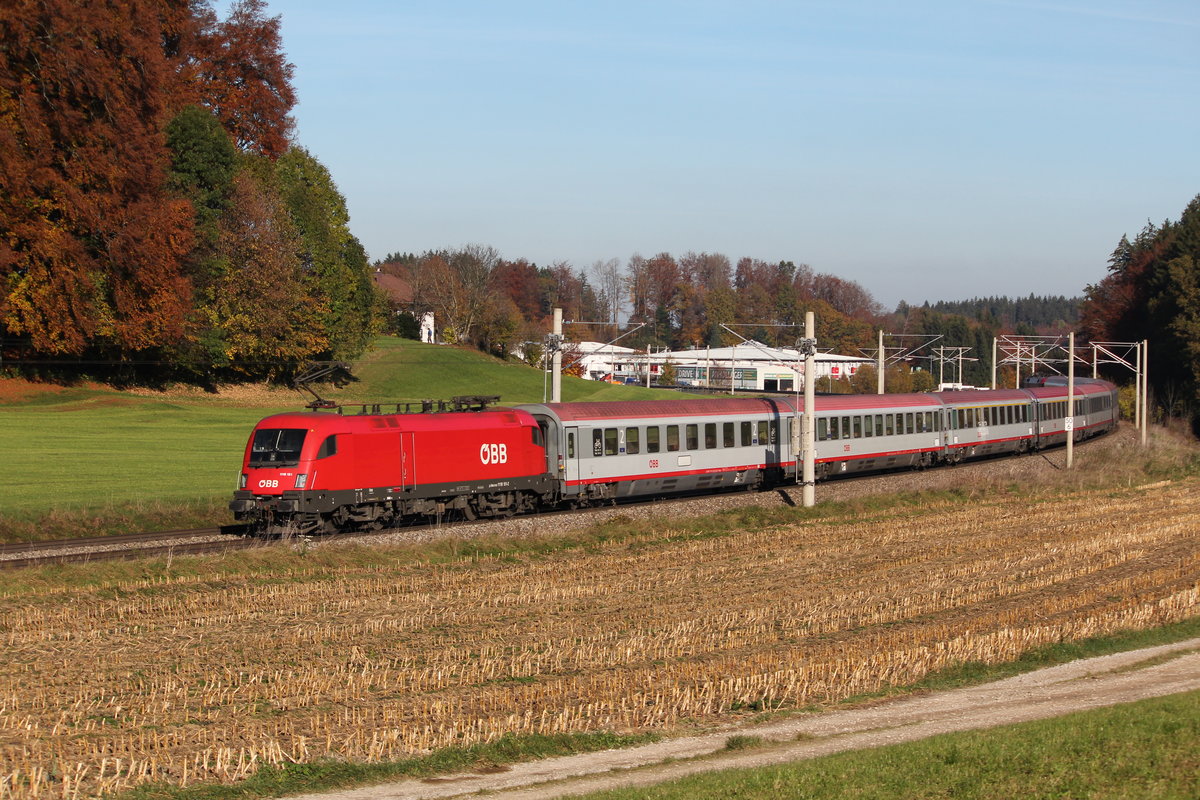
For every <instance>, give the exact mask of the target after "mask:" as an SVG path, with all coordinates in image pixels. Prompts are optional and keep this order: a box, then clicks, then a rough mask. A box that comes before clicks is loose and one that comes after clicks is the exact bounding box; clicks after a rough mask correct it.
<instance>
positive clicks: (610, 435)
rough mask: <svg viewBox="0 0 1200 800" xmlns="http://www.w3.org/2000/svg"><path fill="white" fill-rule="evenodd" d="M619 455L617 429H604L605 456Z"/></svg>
mask: <svg viewBox="0 0 1200 800" xmlns="http://www.w3.org/2000/svg"><path fill="white" fill-rule="evenodd" d="M616 454H617V429H616V428H605V429H604V455H606V456H615V455H616Z"/></svg>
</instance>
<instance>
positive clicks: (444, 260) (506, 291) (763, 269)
mask: <svg viewBox="0 0 1200 800" xmlns="http://www.w3.org/2000/svg"><path fill="white" fill-rule="evenodd" d="M376 266H377V267H378V269H380V270H381V271H383V272H387V273H390V274H393V275H397V276H399V277H401V278H403V279H404V280H405V281H407V282H408V284H409V285H410V286H411V288H412V294H413V300H412V307H413V308H414V309H419V310H432V311H433V312H434V313H435V316H436V318H437V321H438V322H437V324H438V326H439V332H440V334H441V336H442V338H443V339H444V340H445V341H451V342H457V343H462V344H470V345H474V346H477V347H480V348H482V349H484V350H489V351H491V352H493V353H495V354H497V355H504V354H506V353H508V352H510V351H511V350H512V349H513V347H514V346H515V345H516V344H519V343H521V342H525V341H537V340H540V339H541V338H542V336H543V335H544V334H545V333H546V331H547V330H548V326H549V324H550V316H551V313H552V310H553V309H554V308H561V309H563V316H564V319H566V320H568V321H569V322H571V323H573V324H576V325H583V324H585V323H586V328H577V329H574V330H577V331H578V333H577V334H575V338H582V339H592V340H600V341H605V340H609V339H612V338H614V337H616V336H617V335H618V333H619V332H620V331H626V330H629V329H630V328H632V327H635V326H637V325H639V324H641V325H643V327H641V328H640V329H639V330H637V331H636V332H634V333H632V334H630V335H629V336H627V337H624V338H622V340H621V344H623V345H627V346H630V347H645V346H647V345H652V346H659V347H669V348H671V349H683V348H688V347H704V346H713V347H718V346H724V345H728V344H734V343H736V342H739V341H741V338H739V337H745V338H750V339H755V340H757V341H760V342H763V343H764V344H768V345H772V346H793V345H794V344H795V342H796V339H797V338H798V337H799V336H801V335H803V333H802V326H803V323H804V312H805V311H808V310H814V311H816V312H817V318H818V330H817V335H818V338H819V339H820V341H821V343H822V346H823V347H828V348H832V349H846V348H854V347H856V346H858V345H866V344H869V343H870V341H871V337H872V330H873V325H874V324H875V322H876V320H877V318H878V317H879V315H880V314H881V313H882V308H881V307H880V306H879V304H878V303H877V302H876V301H875V300H874V299H873V298H872V297H871V295H870V293H869V292H867V291H866V290H865V289H864V288H863V287H862V286H860V285H859V284H857V283H854V282H851V281H846V280H844V279H842V278H838V277H837V276H834V275H828V274H823V273H816V272H814V271H813V270H812V268H810V267H809V266H807V265H804V264H800V265H797V264H794V263H792V262H790V261H782V262H778V263H769V262H765V261H762V260H759V259H753V258H742V259H740V260H738V261H737V263H736V264H735V263H733V262H732V261H731V260H730V259H729V258H728V257H727V256H725V255H722V254H714V253H693V252H688V253H685V254H683V255H681V256H679V257H675V256H673V255H672V254H670V253H665V252H664V253H659V254H657V255H655V256H653V257H650V258H646V257H643V256H641V255H640V254H635V255H633V256H632V257H630V258H629V259H628V261H627V262H626V263H624V264H622V262H621V261H620V259H615V258H614V259H609V260H607V261H597V262H595V263H594V264H593V265H592V266H591V267H590V268H588V269H576V268H574V267H572V266H571V265H570V264H568V263H566V262H556V263H554V264H551V265H549V266H543V267H539V266H538V265H537V264H535V263H533V262H530V261H528V260H527V259H523V258H518V259H514V260H507V259H503V258H501V257H500V256H499V254H498V253H497V252H496V251H495V249H494V248H491V247H487V246H481V245H471V246H467V247H463V248H458V249H454V250H439V251H428V252H425V253H422V254H420V255H415V254H411V253H394V254H389V255H388V257H387V258H386V259H384V260H381V261H380V262H377V264H376ZM403 324H405V325H411V323H407V322H405V323H403Z"/></svg>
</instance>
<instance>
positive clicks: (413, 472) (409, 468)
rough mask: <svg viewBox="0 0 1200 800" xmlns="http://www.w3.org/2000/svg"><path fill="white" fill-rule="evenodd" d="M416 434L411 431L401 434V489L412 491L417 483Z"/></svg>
mask: <svg viewBox="0 0 1200 800" xmlns="http://www.w3.org/2000/svg"><path fill="white" fill-rule="evenodd" d="M416 456H417V445H416V434H415V433H413V432H411V431H402V432H401V433H400V488H401V489H402V490H404V491H408V490H409V489H412V488H413V487H414V486H415V485H416V483H417V462H416Z"/></svg>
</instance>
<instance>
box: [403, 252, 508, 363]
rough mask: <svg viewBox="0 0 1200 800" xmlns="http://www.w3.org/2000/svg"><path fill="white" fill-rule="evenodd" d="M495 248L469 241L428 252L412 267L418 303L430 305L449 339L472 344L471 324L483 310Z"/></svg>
mask: <svg viewBox="0 0 1200 800" xmlns="http://www.w3.org/2000/svg"><path fill="white" fill-rule="evenodd" d="M499 262H500V254H499V253H498V252H496V249H495V248H493V247H489V246H486V245H479V244H472V245H467V246H466V247H461V248H459V249H456V250H444V251H439V252H430V253H427V254H425V256H423V257H422V258H421V259H419V261H418V263H417V265H416V266H415V267H414V268H413V273H414V275H415V276H418V277H417V278H416V283H415V285H414V289H417V290H419V299H420V304H421V305H422V306H424V307H428V308H430V309H431V310H432V311H433V312H434V315H435V318H436V319H437V322H438V325H439V326H440V327H441V329H442V334H443V336H444V337H445V339H446V340H447V341H449V342H454V343H461V344H472V343H474V340H473V337H474V334H475V326H476V325H477V323H478V322H479V320H480V318H481V317H482V315H483V314H484V313H485V312H486V309H487V306H488V303H489V302H490V299H491V292H492V288H493V285H494V284H493V282H492V271H493V270H494V269H495V268H496V266H497V264H499Z"/></svg>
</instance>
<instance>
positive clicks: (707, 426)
mask: <svg viewBox="0 0 1200 800" xmlns="http://www.w3.org/2000/svg"><path fill="white" fill-rule="evenodd" d="M716 446H717V423H715V422H706V423H704V449H705V450H712V449H713V448H714V447H716Z"/></svg>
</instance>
